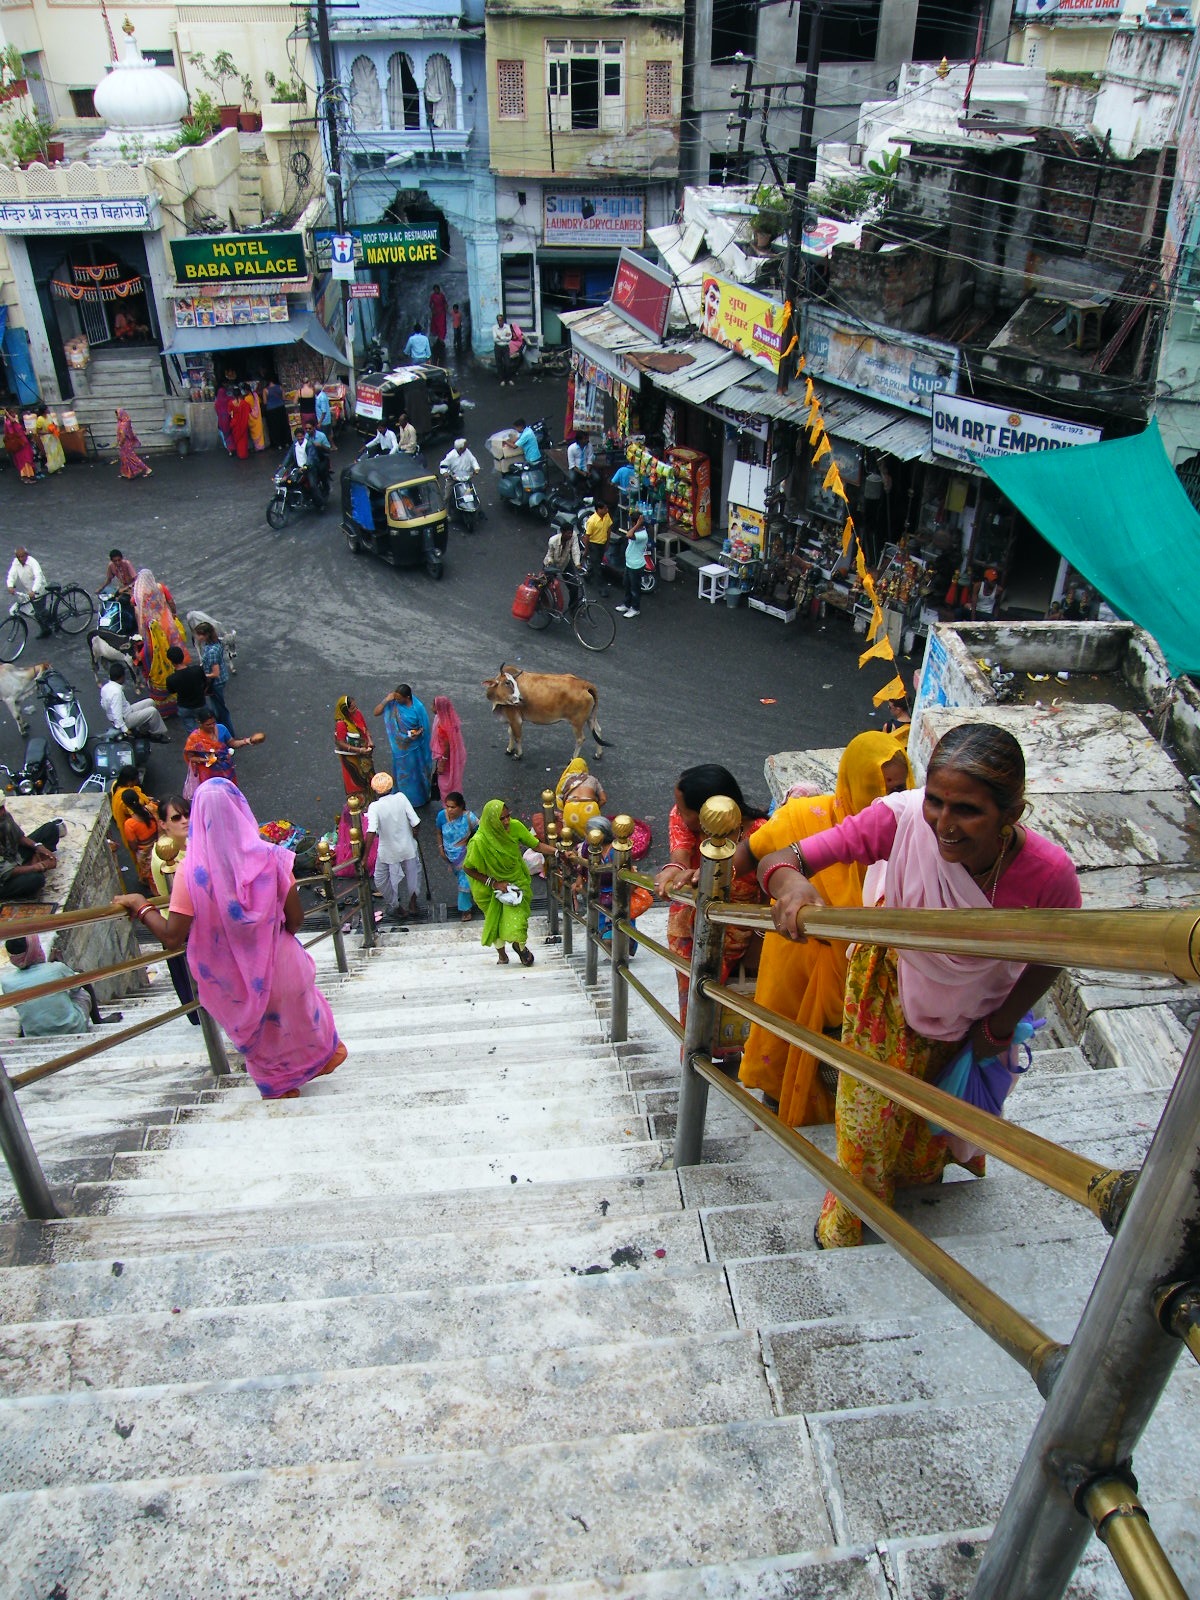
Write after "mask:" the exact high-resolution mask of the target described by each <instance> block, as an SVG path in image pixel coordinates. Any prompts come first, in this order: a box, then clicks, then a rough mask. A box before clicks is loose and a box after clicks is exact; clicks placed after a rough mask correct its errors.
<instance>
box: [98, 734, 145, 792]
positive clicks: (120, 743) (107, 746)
mask: <svg viewBox="0 0 1200 1600" xmlns="http://www.w3.org/2000/svg"><path fill="white" fill-rule="evenodd" d="M94 759H95V766H96V770H95V772H93V773H92V775H91V777H90V778H89V779H88V787H90V788H96V789H102V790H108V789H111V788H112V786H113V784H114V782H115V781H116V776H117V773H118V772H120V771H122V770H123V769H124V768H125V767H133V768H134V769H135V770H136V772H137V775H138V782H139V783H141V781H142V779H143V778H144V777H145V776H146V768H147V766H148V765H149V763H150V741H149V739H147V738H146V737H145V736H144V735H142V734H133V733H118V732H117V730H116V729H115V728H110V729H109V731H108V732H107V733H106V734H102V735H101V737H100V738H99V739H97V740H96V748H95V751H94Z"/></svg>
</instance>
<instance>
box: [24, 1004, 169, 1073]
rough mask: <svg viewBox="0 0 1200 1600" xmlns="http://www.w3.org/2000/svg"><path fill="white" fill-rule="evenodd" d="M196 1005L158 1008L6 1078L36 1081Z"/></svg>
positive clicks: (120, 1042) (145, 1030) (159, 1026)
mask: <svg viewBox="0 0 1200 1600" xmlns="http://www.w3.org/2000/svg"><path fill="white" fill-rule="evenodd" d="M199 1009H200V1002H199V1000H190V1001H189V1002H188V1003H187V1005H185V1006H175V1007H174V1008H173V1009H172V1010H170V1011H160V1012H158V1014H157V1015H156V1016H153V1017H148V1018H147V1019H146V1021H145V1022H137V1023H135V1024H134V1025H133V1027H132V1028H122V1029H121V1031H120V1033H105V1035H104V1036H103V1038H101V1039H97V1040H96V1041H95V1042H94V1043H93V1044H84V1045H80V1047H79V1049H78V1050H68V1051H67V1053H66V1054H65V1055H61V1056H55V1057H54V1058H53V1059H52V1060H50V1061H40V1062H39V1063H38V1065H37V1066H36V1067H27V1068H26V1070H25V1071H24V1072H18V1073H16V1074H14V1076H13V1077H11V1078H10V1079H9V1082H10V1083H11V1084H12V1086H13V1088H14V1089H24V1088H26V1087H27V1086H28V1085H29V1084H31V1083H38V1082H39V1081H40V1080H41V1079H42V1078H51V1077H53V1076H54V1074H55V1073H56V1072H61V1071H62V1070H63V1068H64V1067H73V1066H74V1065H75V1063H76V1062H77V1061H87V1060H88V1058H89V1057H91V1056H98V1055H101V1054H102V1053H103V1052H104V1051H105V1050H111V1049H112V1047H113V1046H114V1045H118V1044H125V1043H127V1042H128V1041H129V1040H130V1039H137V1038H138V1037H140V1035H141V1034H143V1033H150V1032H151V1031H152V1030H153V1029H154V1028H161V1027H162V1025H163V1023H164V1022H174V1021H175V1020H176V1019H177V1018H178V1017H186V1016H187V1014H188V1012H189V1011H198V1010H199Z"/></svg>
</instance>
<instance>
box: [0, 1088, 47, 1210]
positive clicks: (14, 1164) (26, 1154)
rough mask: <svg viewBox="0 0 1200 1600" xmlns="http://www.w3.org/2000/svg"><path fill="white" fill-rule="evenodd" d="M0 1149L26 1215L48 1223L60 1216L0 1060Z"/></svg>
mask: <svg viewBox="0 0 1200 1600" xmlns="http://www.w3.org/2000/svg"><path fill="white" fill-rule="evenodd" d="M0 1150H2V1151H3V1152H4V1159H5V1161H7V1163H8V1170H9V1172H11V1173H12V1181H13V1188H14V1189H15V1190H16V1191H17V1195H18V1197H19V1199H20V1201H21V1208H22V1210H23V1211H24V1212H25V1215H26V1216H27V1217H32V1218H33V1220H34V1221H35V1222H49V1221H50V1220H51V1218H53V1217H60V1216H61V1215H62V1212H61V1211H60V1210H59V1209H58V1207H57V1206H56V1205H55V1204H54V1196H53V1195H52V1194H51V1193H50V1185H49V1184H48V1183H47V1182H46V1174H45V1173H44V1172H43V1171H42V1164H41V1162H40V1161H39V1160H38V1158H37V1151H36V1150H35V1149H34V1148H33V1140H32V1139H31V1138H30V1137H29V1129H28V1128H27V1127H26V1126H25V1118H24V1117H23V1116H22V1115H21V1108H20V1106H18V1104H17V1092H16V1090H15V1089H14V1088H13V1086H12V1084H11V1083H10V1082H9V1078H8V1073H7V1072H6V1071H5V1070H4V1063H3V1061H0Z"/></svg>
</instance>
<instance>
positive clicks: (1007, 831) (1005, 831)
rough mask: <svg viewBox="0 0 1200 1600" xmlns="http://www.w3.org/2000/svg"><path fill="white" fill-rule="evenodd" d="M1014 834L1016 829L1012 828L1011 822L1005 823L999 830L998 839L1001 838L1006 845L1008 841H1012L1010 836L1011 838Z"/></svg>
mask: <svg viewBox="0 0 1200 1600" xmlns="http://www.w3.org/2000/svg"><path fill="white" fill-rule="evenodd" d="M1015 832H1016V829H1015V828H1014V827H1013V825H1012V823H1011V822H1006V823H1005V824H1004V826H1003V827H1002V828H1001V829H1000V837H1001V839H1003V841H1004V843H1005V844H1008V843H1009V842H1010V840H1011V839H1012V836H1013V834H1014V833H1015Z"/></svg>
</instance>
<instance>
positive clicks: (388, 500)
mask: <svg viewBox="0 0 1200 1600" xmlns="http://www.w3.org/2000/svg"><path fill="white" fill-rule="evenodd" d="M342 532H343V533H344V534H345V535H346V543H347V544H348V545H349V546H350V549H351V550H352V551H353V552H354V553H355V554H356V555H357V554H358V552H359V551H360V550H369V551H370V552H371V554H372V555H376V556H379V557H380V559H381V560H383V561H386V562H388V563H389V564H390V565H391V566H393V567H419V566H423V567H424V568H425V570H426V572H427V573H428V574H429V576H430V577H431V578H440V577H441V576H442V573H443V571H444V570H445V565H444V563H445V555H446V544H447V542H448V539H449V521H448V519H447V516H446V508H445V506H444V504H443V502H442V491H441V487H440V485H439V484H438V480H437V478H436V476H435V475H434V474H433V473H431V472H427V471H426V469H425V468H424V467H423V466H422V465H421V464H420V462H419V461H417V460H416V459H415V458H414V457H413V456H406V455H400V454H397V455H390V456H368V457H367V458H366V459H365V460H362V461H356V462H355V463H354V465H353V466H352V467H345V468H344V469H343V471H342Z"/></svg>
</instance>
